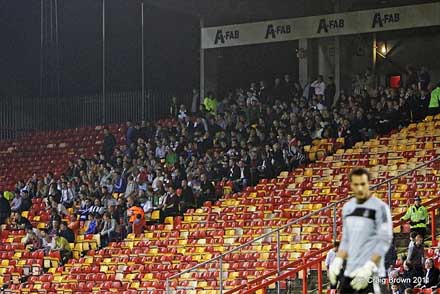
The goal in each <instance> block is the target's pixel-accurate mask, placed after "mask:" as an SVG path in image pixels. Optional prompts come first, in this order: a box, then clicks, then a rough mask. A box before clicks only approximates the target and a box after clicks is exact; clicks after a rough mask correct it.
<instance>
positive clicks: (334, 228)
mask: <svg viewBox="0 0 440 294" xmlns="http://www.w3.org/2000/svg"><path fill="white" fill-rule="evenodd" d="M439 159H440V157H436V158H434V159H432V160H429V161H427V162H425V163H422V164H420V165H418V166H416V167H414V168H412V169H409V170H407V171H405V172H402V173H400V174H398V175H396V176H394V177H391V178H389V179H387V180H384V181H382V182H380V183H378V184H375V185H373V186H371V189H377V188H379V187H381V186H383V185H387V199H388V205H389V206H390V208H392V182H393V181H394V180H396V179H399V178H401V177H403V176H406V175H408V174H410V173H413V172H415V171H417V170H418V169H420V168H423V167H425V166H428V165H430V164H432V163H434V162H436V161H438V160H439ZM352 197H353V196H349V197H346V198H344V199H341V200H338V201H336V202H333V203H331V204H329V205H327V206H325V207H322V208H320V209H318V210H315V211H313V212H310V213H308V214H306V215H304V216H302V217H300V218H298V219H295V220H293V221H290V222H288V223H287V224H285V225H282V226H280V227H279V228H277V229H274V230H271V231H270V232H268V233H265V234H262V235H261V236H259V237H257V238H255V239H253V240H251V241H249V242H246V243H244V244H242V245H240V246H238V247H235V248H233V249H231V250H229V251H227V252H225V253H222V254H219V255H218V256H215V257H214V258H211V259H209V260H207V261H204V262H202V263H199V264H197V265H196V266H193V267H191V268H189V269H186V270H184V271H182V272H180V273H177V274H175V275H172V276H170V277H168V278H167V279H166V284H165V289H166V294H172V292H171V290H172V289H171V287H170V282H171V280H174V279H177V278H179V277H180V276H182V275H185V274H187V273H190V272H194V271H196V270H198V269H200V268H202V267H204V266H207V265H209V264H212V263H214V262H217V261H218V264H219V267H218V270H219V279H218V280H219V293H220V294H224V289H223V280H224V277H223V274H224V272H223V261H224V259H225V257H226V256H228V255H230V254H234V253H236V252H238V251H239V250H241V249H243V248H245V247H248V246H250V245H252V244H255V243H257V242H259V241H260V240H263V239H265V238H268V237H271V236H273V235H275V234H276V236H275V237H276V264H277V265H276V275H277V276H280V274H281V270H282V267H281V257H280V256H281V241H280V235H281V231H282V230H284V229H286V228H289V227H292V226H294V225H298V224H300V223H301V222H302V221H304V220H307V219H310V218H311V217H313V216H317V215H319V214H321V213H322V212H325V211H329V212H332V215H333V221H332V232H333V241H336V238H337V207H338V205H340V204H342V203H344V202H346V201H347V200H349V199H351V198H352ZM330 248H331V247H328V248H326V250H329V249H330ZM268 276H272V275H271V274H266V275H263V276H260V277H259V278H258V279H256V280H258V281H259V280H262V279H264V278H267V277H268ZM252 282H253V281H251V282H249V283H252ZM249 283H248V284H249ZM243 288H244V286H243V285H242V286H240V287H238V288H236V289H233V290H229V291H227V292H226V293H225V294H231V293H234V292H236V291H239V290H241V289H243ZM277 292H278V294H279V293H280V283H279V282H278V283H277Z"/></svg>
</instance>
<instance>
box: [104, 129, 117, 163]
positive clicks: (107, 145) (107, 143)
mask: <svg viewBox="0 0 440 294" xmlns="http://www.w3.org/2000/svg"><path fill="white" fill-rule="evenodd" d="M115 146H116V138H115V136H113V134H112V133H110V131H109V130H108V129H107V128H105V129H104V142H103V144H102V153H103V154H104V158H105V160H106V161H110V159H111V157H112V155H113V150H114V149H115Z"/></svg>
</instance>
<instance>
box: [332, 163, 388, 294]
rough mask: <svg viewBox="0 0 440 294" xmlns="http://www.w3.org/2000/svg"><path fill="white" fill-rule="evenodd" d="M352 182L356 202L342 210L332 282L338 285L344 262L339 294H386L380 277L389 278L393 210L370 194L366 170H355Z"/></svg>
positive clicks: (351, 202)
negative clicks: (386, 260) (387, 256)
mask: <svg viewBox="0 0 440 294" xmlns="http://www.w3.org/2000/svg"><path fill="white" fill-rule="evenodd" d="M349 180H350V186H351V190H352V193H353V196H354V198H353V199H351V200H349V201H348V202H347V203H346V204H345V205H344V207H343V209H342V218H343V220H342V225H343V227H342V240H341V244H340V246H339V250H338V253H337V255H336V257H335V259H334V260H333V262H332V264H331V265H330V267H329V273H328V275H329V279H330V282H331V283H332V284H333V285H334V284H336V283H337V279H338V276H339V274H340V273H341V272H342V271H343V264H344V261H345V262H346V267H345V269H344V271H343V274H342V275H341V276H342V277H341V281H340V285H339V291H340V294H351V293H358V294H368V293H375V294H379V293H381V292H384V291H381V288H385V285H379V281H381V280H380V279H379V277H385V276H386V274H385V266H384V256H385V253H386V252H387V251H388V249H389V247H390V245H391V241H392V238H393V230H392V221H391V213H390V209H389V207H388V206H387V205H386V204H385V203H384V202H383V201H381V200H380V199H378V198H376V197H375V196H374V195H373V194H372V193H371V192H370V188H369V180H370V175H369V173H368V171H367V170H366V169H364V168H356V169H353V170H352V172H351V173H350V176H349ZM381 286H383V287H381ZM382 294H383V293H382Z"/></svg>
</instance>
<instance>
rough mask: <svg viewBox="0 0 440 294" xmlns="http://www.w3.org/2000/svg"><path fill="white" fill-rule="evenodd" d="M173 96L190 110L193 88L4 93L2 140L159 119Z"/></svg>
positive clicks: (0, 114)
mask: <svg viewBox="0 0 440 294" xmlns="http://www.w3.org/2000/svg"><path fill="white" fill-rule="evenodd" d="M173 96H176V97H177V103H178V104H184V105H186V107H187V109H188V110H189V109H190V108H189V107H190V106H191V99H192V95H191V94H190V92H189V91H188V92H182V93H175V92H167V91H146V93H144V95H142V92H141V91H131V92H120V93H108V94H107V95H106V96H105V98H103V97H102V95H92V96H75V97H1V99H0V140H2V139H14V138H17V137H19V136H21V135H25V134H28V133H30V132H32V131H47V130H61V129H66V128H77V127H82V126H95V125H100V124H103V123H105V124H108V123H121V122H125V121H127V120H132V121H142V120H146V121H156V120H158V119H160V118H164V117H167V116H168V115H169V107H170V103H171V99H172V97H173Z"/></svg>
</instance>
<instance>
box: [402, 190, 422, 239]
mask: <svg viewBox="0 0 440 294" xmlns="http://www.w3.org/2000/svg"><path fill="white" fill-rule="evenodd" d="M400 220H401V221H407V220H409V223H410V226H411V231H412V232H417V233H419V234H421V235H422V236H423V237H425V235H426V226H427V225H428V222H429V215H428V210H427V209H426V207H425V206H423V205H422V200H421V199H420V197H418V196H417V197H416V198H415V199H414V205H411V206H410V207H409V208H408V210H407V211H406V213H405V215H404V216H402V218H401V219H400Z"/></svg>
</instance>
